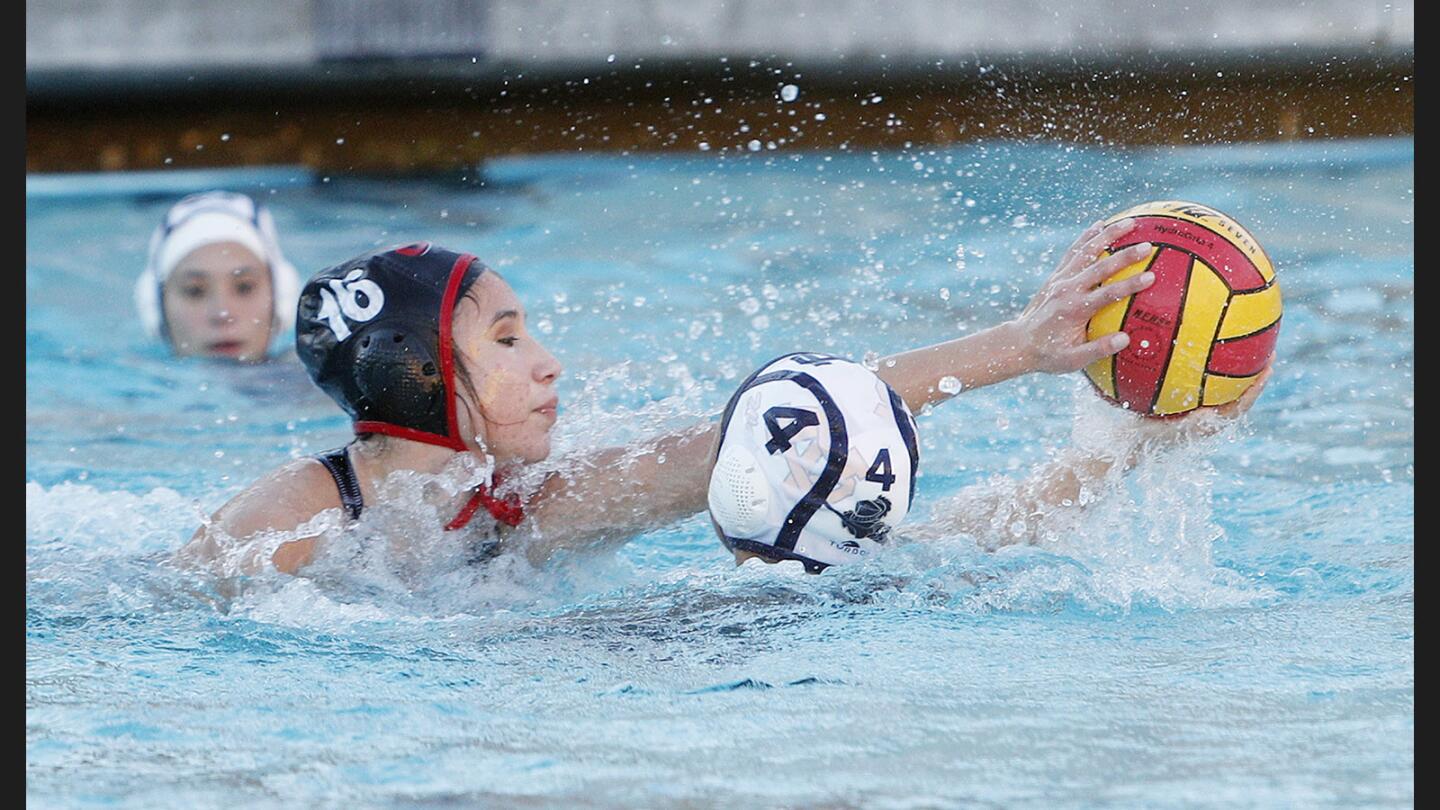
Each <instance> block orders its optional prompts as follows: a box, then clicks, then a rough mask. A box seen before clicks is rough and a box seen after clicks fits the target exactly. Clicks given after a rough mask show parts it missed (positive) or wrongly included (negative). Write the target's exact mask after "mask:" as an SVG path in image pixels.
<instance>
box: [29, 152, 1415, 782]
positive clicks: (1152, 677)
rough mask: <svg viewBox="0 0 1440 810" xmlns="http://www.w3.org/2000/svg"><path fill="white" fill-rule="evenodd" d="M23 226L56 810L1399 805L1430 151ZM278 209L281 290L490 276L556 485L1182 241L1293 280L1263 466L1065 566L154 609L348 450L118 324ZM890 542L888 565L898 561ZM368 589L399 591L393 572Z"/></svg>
mask: <svg viewBox="0 0 1440 810" xmlns="http://www.w3.org/2000/svg"><path fill="white" fill-rule="evenodd" d="M482 177H483V182H477V180H476V179H475V178H470V179H467V180H466V181H463V182H462V181H458V180H445V181H441V180H433V181H425V180H392V181H380V180H360V179H354V178H339V177H331V178H326V177H317V176H311V175H309V174H307V173H305V172H303V171H302V170H298V169H286V168H277V169H266V170H250V171H239V170H237V171H221V172H208V173H203V174H202V173H194V174H185V173H168V174H156V175H131V176H127V177H123V178H119V179H117V178H111V177H95V176H71V177H57V176H44V177H41V176H32V177H30V178H27V188H26V261H25V281H26V292H25V296H26V315H27V319H26V327H25V328H26V350H25V360H26V390H25V403H26V470H25V476H26V481H27V484H26V493H25V494H26V515H25V517H26V545H25V549H26V782H27V798H29V799H30V800H32V801H35V802H36V803H37V804H39V805H45V806H83V805H89V804H107V805H111V804H120V805H126V806H145V807H155V806H164V807H193V806H202V805H208V806H213V805H218V804H221V803H226V804H229V803H240V804H243V805H247V806H304V805H322V806H351V805H380V806H387V805H399V806H418V805H461V806H473V805H482V806H484V805H497V806H513V805H518V804H547V805H559V806H637V805H641V806H647V805H665V804H685V805H687V806H774V805H786V806H790V805H799V806H814V805H824V806H835V805H842V806H866V807H872V806H873V807H925V806H956V805H959V806H1006V807H1010V806H1056V805H1061V806H1075V805H1086V806H1093V805H1101V806H1147V807H1153V806H1166V805H1177V804H1178V805H1205V804H1223V805H1227V806H1229V805H1241V806H1342V805H1343V806H1353V805H1357V804H1359V805H1409V804H1412V803H1413V787H1412V780H1413V775H1414V739H1413V734H1414V639H1413V626H1414V530H1413V516H1414V467H1413V465H1414V374H1413V369H1414V217H1413V212H1414V196H1413V195H1414V189H1413V185H1414V143H1413V141H1411V140H1409V139H1403V140H1384V141H1356V142H1335V141H1311V142H1305V143H1297V144H1276V145H1256V146H1225V147H1203V148H1197V147H1190V148H1180V147H1177V148H1163V149H1115V148H1094V149H1079V148H1074V147H1062V146H1048V145H1036V144H1013V143H988V144H974V145H968V146H963V147H954V148H947V149H942V150H928V149H927V150H916V151H906V152H884V153H876V154H872V153H868V152H867V153H863V154H855V153H850V152H834V153H801V154H785V153H769V154H764V153H760V154H754V155H744V156H736V157H730V158H726V159H717V158H715V157H712V156H710V155H698V156H695V157H666V156H644V157H640V156H626V155H604V156H600V155H595V156H573V157H562V158H525V159H511V160H503V161H496V162H494V163H492V164H490V165H489V166H487V167H486V169H485V171H484V172H483V175H482ZM216 186H221V187H227V188H232V189H235V190H239V191H246V192H250V193H254V194H258V195H261V196H263V197H264V198H265V199H266V200H267V201H268V202H269V203H270V205H271V207H272V209H273V211H274V213H275V216H276V219H277V222H278V225H279V228H280V233H281V240H282V245H283V247H284V249H285V251H286V252H287V254H288V255H289V257H290V258H291V259H292V261H294V262H295V264H296V265H297V266H298V267H299V268H301V271H302V273H305V274H308V273H311V272H314V271H315V270H317V269H319V268H321V267H323V266H326V265H328V264H331V263H334V262H336V261H339V260H341V259H344V258H347V257H349V256H351V255H354V254H356V253H359V252H361V251H363V250H366V249H368V248H370V247H372V246H376V245H384V244H392V243H396V242H401V241H408V240H412V239H429V240H431V241H434V242H437V243H440V244H443V245H447V246H450V247H457V248H462V249H465V250H467V251H470V252H474V253H476V254H478V255H480V256H481V257H483V258H484V259H485V260H486V261H487V262H488V263H490V264H491V265H492V266H494V267H496V268H497V269H498V270H500V272H501V273H503V274H504V275H505V276H506V278H507V280H509V282H510V283H511V284H512V286H513V287H514V288H515V290H516V292H517V293H518V294H519V296H520V298H521V299H522V301H524V302H525V304H526V306H527V308H528V309H529V317H530V322H531V325H532V328H533V329H534V330H535V331H536V333H537V336H538V337H540V338H541V339H542V340H544V341H545V342H546V343H547V346H548V347H549V348H550V349H551V350H552V351H553V352H554V353H555V354H556V355H557V356H558V357H559V359H560V360H561V361H562V363H564V364H565V368H566V371H565V375H564V377H563V378H562V380H561V383H560V391H561V421H560V426H559V427H558V428H557V430H558V437H557V449H558V451H559V452H561V453H563V452H566V451H571V450H576V449H583V448H585V447H593V446H599V445H601V444H604V443H606V442H611V441H623V440H625V439H628V438H638V437H640V436H644V435H648V434H649V433H651V432H653V431H657V430H662V429H668V428H674V427H680V426H683V425H685V424H687V423H689V422H690V421H693V420H695V419H699V418H704V417H706V416H707V415H710V414H713V413H715V412H717V411H718V410H719V409H720V408H721V407H722V406H723V403H724V401H725V399H726V398H727V397H728V395H729V393H730V390H731V388H732V387H733V386H734V385H736V384H738V382H739V381H740V379H741V378H742V377H743V376H744V375H745V374H746V373H747V372H748V371H749V370H750V369H751V368H752V367H754V366H756V365H758V364H759V363H761V362H763V361H765V360H767V359H769V358H771V357H773V356H775V355H778V354H781V353H783V352H786V351H792V350H799V349H820V350H825V351H831V352H835V353H840V354H846V355H850V356H854V357H857V358H858V357H861V356H863V355H865V354H866V353H868V352H875V353H877V354H879V355H882V356H883V355H884V354H887V353H890V352H894V351H900V350H903V349H907V348H911V347H914V346H917V345H922V344H925V343H931V342H935V341H938V340H943V339H947V338H949V337H952V336H955V335H958V334H963V333H965V332H967V331H975V330H977V329H981V328H984V327H986V326H989V325H992V324H994V323H997V322H999V321H1000V320H1001V319H1003V318H1005V317H1009V316H1011V315H1013V314H1015V313H1017V312H1018V311H1019V309H1020V308H1021V307H1022V306H1023V305H1024V302H1025V301H1026V300H1027V298H1028V295H1029V294H1030V293H1031V292H1032V291H1033V290H1034V289H1035V287H1036V286H1037V285H1038V283H1039V282H1040V280H1041V279H1042V278H1043V277H1044V276H1045V275H1046V274H1047V273H1048V271H1049V270H1050V269H1051V267H1053V264H1054V262H1055V261H1056V259H1057V258H1058V255H1059V253H1060V251H1062V250H1063V248H1064V247H1065V246H1066V245H1068V244H1069V242H1070V241H1071V239H1072V238H1073V237H1074V236H1075V235H1076V234H1077V233H1078V232H1079V231H1080V230H1082V229H1083V228H1084V226H1085V225H1086V224H1088V223H1089V222H1091V221H1093V220H1095V219H1097V218H1099V217H1101V216H1103V215H1105V214H1108V213H1110V212H1112V211H1115V210H1118V209H1120V208H1123V207H1127V206H1129V205H1132V204H1135V203H1138V202H1141V201H1144V200H1149V199H1167V198H1179V199H1190V200H1196V201H1199V202H1204V203H1207V204H1210V205H1213V206H1215V207H1218V208H1220V209H1222V210H1225V211H1227V212H1229V213H1231V214H1233V215H1234V216H1236V217H1237V218H1238V219H1239V220H1240V221H1241V222H1242V223H1245V224H1246V225H1247V226H1248V227H1249V228H1250V229H1251V231H1252V232H1253V233H1254V234H1255V235H1256V236H1257V238H1259V240H1260V241H1261V243H1262V244H1263V245H1264V246H1265V248H1266V249H1267V251H1268V252H1269V254H1270V256H1271V258H1272V259H1273V260H1274V262H1275V265H1276V267H1277V269H1278V273H1279V278H1280V282H1281V285H1282V288H1283V290H1284V295H1285V307H1286V312H1285V320H1284V325H1283V328H1282V332H1281V336H1280V343H1279V348H1278V357H1279V362H1278V364H1277V368H1276V373H1275V377H1274V379H1273V380H1272V382H1271V384H1270V385H1269V387H1268V388H1267V390H1266V391H1265V394H1264V396H1263V397H1262V398H1261V400H1260V401H1259V403H1258V404H1257V406H1256V407H1255V409H1254V411H1253V412H1252V414H1251V418H1250V420H1249V424H1248V425H1246V426H1244V427H1243V428H1241V429H1240V430H1238V431H1237V432H1235V433H1234V434H1233V435H1231V436H1228V437H1225V438H1223V439H1221V440H1219V441H1217V442H1215V443H1214V444H1213V445H1212V446H1210V447H1208V448H1205V450H1204V452H1203V453H1200V452H1198V451H1197V452H1192V453H1191V454H1188V455H1187V454H1179V455H1176V456H1172V457H1169V458H1165V459H1158V460H1155V461H1153V462H1150V463H1147V464H1146V465H1144V466H1143V467H1142V468H1140V469H1137V470H1136V471H1134V473H1133V474H1132V475H1131V476H1129V478H1128V480H1127V483H1126V485H1125V486H1124V487H1122V488H1120V489H1119V490H1117V491H1114V492H1110V493H1109V494H1108V496H1107V498H1106V499H1105V500H1103V501H1102V502H1101V503H1099V504H1097V505H1096V506H1095V507H1094V508H1092V509H1091V510H1090V511H1089V512H1088V513H1087V514H1085V515H1084V516H1083V517H1081V518H1079V519H1078V520H1076V521H1074V522H1073V523H1071V524H1068V526H1067V529H1066V532H1065V534H1064V536H1061V537H1058V538H1056V539H1055V540H1053V541H1052V542H1048V543H1046V544H1044V545H1042V546H1038V547H1023V548H1013V547H1011V548H1006V549H1003V550H1001V551H1000V552H996V553H989V552H985V551H981V550H980V549H978V548H977V547H976V545H975V543H974V542H973V541H972V540H970V539H968V538H963V537H955V538H946V539H944V540H941V541H931V542H925V543H919V542H916V543H912V544H909V545H905V546H900V547H897V548H894V549H892V550H891V552H890V553H888V554H886V555H885V556H883V557H881V558H880V559H879V560H877V561H875V562H874V563H872V564H869V565H866V566H861V567H854V568H848V569H836V570H831V571H829V572H827V573H826V574H824V575H822V576H818V577H811V576H806V575H803V574H799V573H797V572H796V571H794V570H792V569H791V568H790V567H788V566H780V567H760V566H746V567H744V568H740V569H736V568H735V567H734V565H733V563H732V562H731V561H730V560H729V558H728V555H726V554H725V553H724V552H723V550H722V549H721V547H720V546H719V543H718V542H717V541H716V540H715V538H714V536H713V534H712V533H711V530H710V527H709V525H708V523H707V522H706V521H705V520H704V518H703V516H697V517H695V518H692V519H690V520H687V521H684V522H681V523H678V524H676V525H674V526H672V527H670V528H667V529H665V530H663V531H658V532H653V533H650V534H647V535H643V536H641V537H638V538H635V539H634V540H633V541H632V542H630V543H628V544H627V545H625V546H624V547H623V548H620V549H618V550H615V551H613V552H601V553H597V554H594V555H587V556H577V557H575V558H572V559H569V560H566V561H563V562H561V563H559V564H557V565H556V566H554V567H552V568H549V569H545V570H540V571H533V570H529V569H528V568H527V567H526V566H523V565H520V564H517V563H515V562H513V561H506V560H503V559H502V560H500V561H498V562H497V563H496V564H493V565H491V566H489V567H487V568H485V569H482V570H477V571H470V572H465V573H464V574H463V575H456V574H454V572H445V573H423V572H422V573H421V574H420V575H419V577H418V580H417V576H416V575H414V574H413V572H412V574H411V575H408V576H391V575H389V574H388V573H386V572H385V571H379V572H378V573H377V572H376V571H375V570H367V571H365V572H364V573H363V574H362V573H358V572H353V571H349V570H347V569H346V568H345V567H344V566H343V565H339V564H336V565H331V566H329V567H328V568H327V567H325V566H321V567H320V568H319V569H317V570H319V571H320V572H321V573H320V574H317V575H316V576H315V577H313V578H299V579H291V578H287V577H284V576H279V575H271V576H260V577H256V578H253V579H252V580H250V581H248V582H244V583H239V584H237V583H233V582H225V583H221V582H216V581H213V580H209V579H207V578H206V577H204V576H201V575H197V574H194V573H190V572H184V571H179V570H175V569H173V568H171V567H170V566H168V565H166V564H165V560H166V557H167V555H168V554H169V553H170V552H172V551H174V550H175V549H176V548H178V547H179V546H180V545H181V543H183V541H184V540H185V539H186V538H187V537H188V536H189V535H190V533H191V532H192V531H193V530H194V528H195V526H196V525H198V522H199V519H200V517H201V515H203V514H208V513H210V512H212V511H213V510H214V509H215V508H217V507H218V506H219V505H220V504H222V503H223V502H224V501H225V500H226V499H228V498H229V497H230V496H231V495H233V494H234V493H235V492H237V491H239V489H240V488H241V487H243V486H244V485H245V484H246V483H248V482H249V481H250V480H252V479H253V478H255V477H256V476H258V475H259V474H261V473H262V472H264V471H267V470H268V469H270V468H272V467H274V466H276V465H278V464H279V463H281V462H283V461H284V460H285V459H287V458H290V457H295V456H299V455H302V454H306V453H312V452H317V451H320V450H324V449H327V448H330V447H333V446H337V445H339V444H342V443H343V442H344V441H345V440H346V438H347V433H348V431H347V424H346V422H345V420H344V419H343V418H342V415H341V414H340V412H339V410H338V408H336V407H335V406H334V405H332V404H331V403H330V402H329V400H328V399H326V398H325V397H324V396H323V395H322V394H321V393H320V392H319V391H318V390H316V389H314V388H313V386H311V385H310V383H309V382H308V380H306V378H305V376H304V373H303V371H302V370H301V369H300V368H299V366H298V363H296V362H295V360H294V358H293V356H290V357H282V358H280V359H279V360H277V361H276V362H273V363H270V364H267V365H265V366H261V367H245V368H237V367H229V366H216V365H211V364H207V363H202V362H194V361H175V360H172V359H170V358H168V357H167V356H166V355H165V353H164V352H163V350H161V349H160V348H159V347H157V346H155V345H152V344H150V343H149V342H148V341H147V340H146V339H145V338H144V337H143V335H142V332H141V329H140V326H139V324H138V322H137V321H136V319H135V317H134V316H133V314H132V310H131V303H130V301H131V298H130V289H131V284H132V282H133V279H134V276H135V274H137V273H138V271H139V269H140V266H141V264H142V263H143V260H144V250H145V244H146V239H147V237H148V234H149V230H150V228H151V227H153V225H154V223H155V222H156V221H158V219H159V217H160V215H161V213H162V212H163V211H164V209H165V208H166V207H167V206H168V204H169V203H170V202H172V201H173V200H174V199H175V197H176V195H178V194H180V193H183V192H186V191H194V190H201V189H204V188H209V187H216ZM1106 407H1107V406H1104V405H1102V404H1100V403H1098V402H1097V401H1096V399H1095V397H1094V396H1093V395H1092V394H1091V393H1090V391H1089V390H1088V388H1087V386H1086V384H1085V383H1084V381H1083V379H1082V378H1081V377H1080V376H1079V375H1069V376H1067V377H1052V376H1043V377H1042V376H1033V377H1028V378H1024V379H1019V380H1014V381H1011V382H1008V383H1005V384H1002V385H998V386H995V387H992V388H988V389H982V390H977V391H970V392H965V393H963V394H962V395H961V396H960V397H959V398H958V399H957V400H956V401H954V402H951V403H947V404H946V405H944V406H942V407H940V408H937V409H936V410H935V411H934V412H933V413H931V414H927V415H923V416H921V418H920V421H919V427H920V438H921V469H922V472H923V476H922V477H921V479H920V480H919V485H918V494H917V506H916V509H917V516H916V518H915V519H916V520H917V521H918V519H919V518H922V517H923V516H924V515H925V514H926V513H927V512H928V511H930V510H934V509H937V508H941V507H940V505H941V504H942V503H943V502H944V499H945V498H946V496H948V495H951V494H953V493H955V492H957V491H959V490H961V489H962V488H963V487H966V486H970V485H974V484H979V483H983V482H985V481H987V480H988V479H990V478H991V477H992V476H996V475H1006V476H1012V477H1016V476H1021V475H1023V474H1024V473H1025V472H1026V471H1027V470H1028V469H1029V468H1030V467H1031V466H1032V465H1034V464H1036V463H1037V462H1040V461H1043V460H1044V459H1046V458H1047V457H1048V454H1049V453H1050V452H1052V451H1053V450H1054V449H1056V448H1060V447H1065V446H1068V445H1070V444H1072V443H1074V442H1083V441H1084V440H1085V438H1086V431H1088V430H1090V429H1091V426H1092V425H1093V424H1094V423H1095V421H1096V420H1098V419H1102V418H1103V417H1106V416H1109V415H1111V414H1109V412H1108V411H1106ZM901 533H902V534H903V533H904V532H903V529H902V532H901ZM382 562H383V560H382Z"/></svg>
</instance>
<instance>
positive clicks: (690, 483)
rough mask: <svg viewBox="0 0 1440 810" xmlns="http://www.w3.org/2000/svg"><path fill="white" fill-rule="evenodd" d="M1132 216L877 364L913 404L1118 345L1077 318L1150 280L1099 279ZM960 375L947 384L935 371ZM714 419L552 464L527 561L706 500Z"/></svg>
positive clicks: (914, 407)
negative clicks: (975, 327)
mask: <svg viewBox="0 0 1440 810" xmlns="http://www.w3.org/2000/svg"><path fill="white" fill-rule="evenodd" d="M1133 227H1134V223H1133V222H1132V221H1129V220H1125V221H1121V222H1118V223H1115V224H1113V225H1110V226H1102V224H1101V223H1098V222H1097V223H1096V224H1094V225H1092V226H1091V227H1090V228H1088V229H1087V230H1086V231H1085V232H1084V233H1082V234H1081V235H1080V237H1079V238H1078V239H1077V240H1076V241H1075V242H1074V244H1072V245H1071V246H1070V247H1069V249H1068V250H1067V251H1066V252H1065V254H1064V256H1063V257H1062V258H1061V260H1060V262H1059V264H1058V265H1057V266H1056V269H1055V271H1054V272H1053V273H1052V274H1051V275H1050V277H1049V278H1048V279H1047V280H1046V281H1045V283H1044V284H1042V285H1041V287H1040V289H1039V290H1038V291H1037V292H1036V293H1035V295H1034V296H1033V298H1032V299H1031V301H1030V303H1029V305H1028V306H1026V307H1025V309H1024V311H1022V312H1021V313H1020V315H1019V316H1017V317H1016V318H1015V319H1014V320H1011V321H1008V322H1006V323H1003V324H1000V325H998V326H995V327H992V328H990V329H986V330H984V331H982V332H978V333H976V334H973V335H968V336H966V337H962V338H956V339H953V340H949V341H945V342H943V343H938V344H935V345H932V346H927V347H923V348H919V349H914V350H911V351H906V352H902V353H900V354H896V355H892V356H890V357H887V358H885V359H884V360H882V361H881V363H880V367H879V369H878V370H877V371H876V374H877V375H878V376H879V377H880V378H881V379H882V380H884V381H885V382H886V383H887V384H888V385H889V386H890V387H891V388H893V389H894V390H895V392H896V393H897V394H899V395H900V397H901V398H902V399H903V400H904V401H905V404H906V405H907V406H908V407H909V408H910V410H911V411H912V412H919V411H920V410H921V409H923V408H925V407H926V406H930V405H934V404H937V403H939V402H943V401H945V400H947V399H949V398H951V397H953V396H954V395H955V394H956V393H958V391H960V390H968V389H971V388H980V387H983V386H986V385H992V384H994V383H998V382H1002V381H1004V380H1008V379H1010V378H1012V377H1017V376H1021V375H1024V374H1029V373H1032V372H1036V371H1046V372H1051V373H1066V372H1070V371H1075V370H1077V369H1080V368H1083V367H1085V366H1086V365H1088V364H1089V363H1091V362H1093V361H1095V360H1097V359H1099V358H1101V357H1105V356H1108V355H1111V354H1114V353H1115V352H1117V351H1120V350H1121V349H1122V348H1124V347H1125V345H1126V343H1127V340H1126V338H1125V336H1124V335H1123V334H1118V333H1117V334H1115V335H1105V336H1102V337H1100V338H1098V339H1096V340H1093V341H1092V340H1087V336H1086V323H1087V322H1088V321H1089V319H1090V317H1091V316H1092V315H1093V314H1094V313H1095V312H1097V311H1098V310H1099V309H1100V308H1101V307H1103V306H1105V305H1107V304H1109V303H1110V302H1112V301H1116V300H1119V299H1121V298H1124V297H1125V296H1128V295H1133V294H1135V293H1136V292H1139V291H1140V290H1143V289H1145V288H1146V287H1148V286H1149V285H1150V283H1151V282H1152V281H1153V277H1152V276H1151V275H1150V274H1148V273H1143V274H1139V275H1136V276H1133V277H1131V278H1128V279H1125V280H1123V281H1120V282H1116V283H1114V284H1109V285H1105V286H1103V287H1102V286H1101V283H1102V282H1103V281H1104V280H1105V279H1107V278H1109V277H1110V276H1112V275H1114V274H1115V273H1116V272H1118V271H1119V270H1120V269H1122V268H1124V267H1126V266H1127V265H1129V264H1132V263H1134V262H1135V261H1137V260H1139V259H1140V258H1141V257H1143V256H1145V255H1146V254H1147V253H1148V252H1149V250H1150V246H1149V245H1148V244H1141V245H1135V246H1133V247H1130V248H1127V249H1125V250H1122V251H1119V252H1117V253H1115V254H1114V255H1111V256H1105V255H1104V253H1105V251H1106V249H1107V248H1108V247H1109V246H1110V245H1112V244H1114V243H1115V242H1116V241H1117V240H1119V239H1121V238H1122V237H1123V236H1125V234H1127V233H1129V232H1130V231H1131V230H1132V229H1133ZM946 378H952V379H953V380H955V381H958V383H959V385H958V387H956V386H955V385H954V384H953V383H951V384H949V385H946V384H944V383H942V380H945V379H946ZM718 434H719V430H718V426H717V425H716V424H714V423H713V422H712V423H710V424H708V425H704V424H702V425H694V426H691V427H689V428H686V429H683V430H679V431H676V432H674V433H671V434H668V435H664V436H660V437H657V438H653V439H650V440H648V441H645V442H640V443H636V444H633V445H630V446H622V447H612V448H608V449H605V450H602V451H599V452H595V453H590V454H588V455H586V456H584V457H581V458H576V459H572V460H571V461H570V463H567V464H565V465H563V467H564V469H565V470H566V471H565V472H558V471H557V472H554V473H551V474H550V475H549V476H548V477H547V478H546V479H545V481H544V482H543V483H542V484H541V485H540V487H539V489H538V491H537V492H536V493H535V494H534V495H533V496H532V497H531V499H530V501H529V503H528V504H527V506H526V514H527V515H528V516H529V520H527V523H528V524H529V525H530V527H531V529H532V530H533V537H532V539H531V541H530V542H529V543H527V545H526V554H527V556H529V557H530V558H531V560H532V561H535V562H539V561H542V560H544V559H547V558H549V557H550V556H551V555H552V554H554V553H555V552H556V551H558V550H560V549H563V548H574V547H580V546H586V545H592V544H596V543H610V542H623V541H624V540H625V539H628V538H629V537H631V536H633V535H634V534H637V533H639V532H643V531H647V530H650V529H653V528H657V527H659V526H662V525H665V524H667V523H669V522H672V521H674V520H678V519H681V518H685V517H688V516H690V515H693V514H695V513H697V512H700V511H703V510H704V509H705V508H706V491H707V487H708V482H709V476H710V465H711V462H712V460H713V459H714V456H715V440H716V438H717V437H718Z"/></svg>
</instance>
